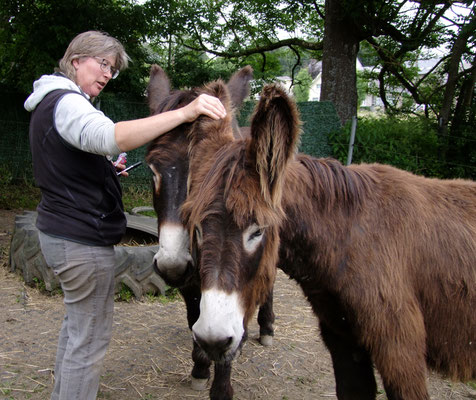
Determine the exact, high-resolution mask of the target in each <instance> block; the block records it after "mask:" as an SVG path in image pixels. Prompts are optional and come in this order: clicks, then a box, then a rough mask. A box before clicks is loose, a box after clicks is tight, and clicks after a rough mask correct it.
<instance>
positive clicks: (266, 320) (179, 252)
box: [146, 65, 275, 399]
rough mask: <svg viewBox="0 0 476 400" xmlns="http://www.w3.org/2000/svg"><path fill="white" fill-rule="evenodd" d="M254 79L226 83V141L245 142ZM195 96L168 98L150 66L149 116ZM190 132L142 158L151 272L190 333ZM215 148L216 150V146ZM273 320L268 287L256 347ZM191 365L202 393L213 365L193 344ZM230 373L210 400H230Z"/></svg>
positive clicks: (194, 307)
mask: <svg viewBox="0 0 476 400" xmlns="http://www.w3.org/2000/svg"><path fill="white" fill-rule="evenodd" d="M252 73H253V71H252V69H251V67H249V66H248V67H244V68H242V69H241V70H239V71H238V72H236V73H235V74H234V75H233V76H232V77H231V78H230V80H229V81H228V84H227V89H228V91H229V92H230V93H231V102H232V104H231V107H232V109H230V110H228V111H229V112H228V113H229V118H230V121H231V124H232V125H233V130H232V131H230V132H229V135H228V136H227V140H235V139H242V138H243V137H246V136H247V133H246V131H244V130H240V128H239V127H238V123H237V121H236V118H234V117H233V110H234V109H236V108H238V107H239V106H240V105H241V103H242V101H243V100H244V99H245V98H246V97H247V96H248V94H249V81H250V80H251V79H252ZM199 92H200V90H199V89H196V90H188V91H174V92H171V90H170V82H169V79H168V77H167V76H166V74H165V72H164V71H163V70H162V69H161V68H160V67H159V66H158V65H153V66H152V68H151V72H150V81H149V85H148V103H149V108H150V111H151V113H152V114H156V113H160V112H164V111H167V110H170V109H175V108H179V107H182V106H184V105H186V104H188V103H189V102H191V101H192V100H194V99H195V98H196V97H197V96H198V95H199V94H200V93H199ZM191 126H192V125H191V124H184V125H181V126H179V127H177V128H176V129H175V130H174V131H172V132H170V133H168V134H167V135H163V136H161V137H159V138H158V139H156V140H155V141H153V142H152V143H151V144H150V145H149V147H148V150H147V155H146V161H147V163H148V165H149V167H150V168H151V170H152V171H153V173H154V175H153V180H154V185H153V204H154V209H155V211H156V214H157V220H158V232H159V250H158V252H157V254H156V255H155V256H154V268H155V270H156V272H157V273H158V274H159V275H160V276H161V277H162V278H163V279H164V280H165V281H166V282H167V284H169V285H170V286H173V287H177V288H178V289H179V291H180V293H181V295H182V297H183V299H184V301H185V304H186V309H187V320H188V325H189V328H190V329H191V328H192V326H193V324H194V323H195V322H196V321H197V319H198V316H199V313H200V308H199V305H200V297H201V292H200V281H199V279H200V278H199V275H198V270H197V265H196V263H195V260H194V257H193V256H192V254H191V253H190V251H189V236H188V232H187V230H186V229H185V227H184V225H183V224H182V221H181V217H180V207H181V205H182V203H183V202H184V201H185V198H186V194H187V179H188V172H189V167H188V145H189V139H188V133H189V130H190V127H191ZM248 131H249V129H248ZM214 146H217V148H218V147H219V143H218V144H214ZM274 318H275V317H274V313H273V295H272V287H270V288H269V291H268V296H267V299H266V301H265V302H264V304H263V306H262V307H261V308H260V311H259V313H258V323H259V325H260V342H261V344H263V345H265V346H270V345H271V344H272V337H273V335H274V329H273V322H274ZM192 359H193V361H194V366H193V369H192V374H191V375H192V388H193V389H196V390H204V389H205V388H206V384H207V381H208V379H209V377H210V365H211V361H210V359H209V358H208V356H207V354H206V353H205V352H204V351H203V350H202V349H201V348H200V347H199V346H197V345H196V343H194V345H193V351H192ZM230 373H231V360H229V361H228V362H226V363H218V364H216V365H215V377H214V381H213V384H212V387H211V391H210V396H211V398H212V399H226V398H231V394H230V393H232V388H231V382H230ZM227 396H230V397H227Z"/></svg>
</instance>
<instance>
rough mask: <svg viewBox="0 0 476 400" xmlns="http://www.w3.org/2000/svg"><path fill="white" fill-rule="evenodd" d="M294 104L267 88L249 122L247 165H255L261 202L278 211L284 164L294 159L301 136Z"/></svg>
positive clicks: (283, 94)
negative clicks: (252, 163)
mask: <svg viewBox="0 0 476 400" xmlns="http://www.w3.org/2000/svg"><path fill="white" fill-rule="evenodd" d="M300 124H301V123H300V120H299V113H298V111H297V107H296V103H295V102H294V101H292V100H291V99H290V98H289V97H288V95H287V94H286V92H285V91H284V89H282V88H281V87H280V86H277V85H267V86H265V87H264V88H263V91H262V92H261V98H260V101H259V102H258V105H257V106H256V109H255V112H254V114H253V117H252V120H251V141H250V142H249V146H248V157H249V160H250V162H254V163H255V164H256V171H257V172H258V174H259V177H260V186H261V193H262V194H263V197H264V200H265V201H266V202H267V203H268V204H270V205H271V206H273V208H279V207H280V203H281V192H282V188H281V184H282V182H283V179H284V171H285V168H286V166H287V163H288V162H289V161H290V160H291V159H292V158H293V157H294V154H295V152H296V149H297V144H298V140H299V133H300Z"/></svg>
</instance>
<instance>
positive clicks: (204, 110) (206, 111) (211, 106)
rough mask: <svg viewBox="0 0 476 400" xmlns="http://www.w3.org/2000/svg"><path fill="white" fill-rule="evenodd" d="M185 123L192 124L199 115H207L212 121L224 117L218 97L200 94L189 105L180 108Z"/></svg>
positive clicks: (224, 111)
mask: <svg viewBox="0 0 476 400" xmlns="http://www.w3.org/2000/svg"><path fill="white" fill-rule="evenodd" d="M182 111H183V113H184V119H185V122H192V121H194V120H195V119H196V118H198V116H199V115H202V114H203V115H207V116H208V117H210V118H213V119H221V118H225V117H226V110H225V107H224V106H223V104H222V102H221V101H220V99H219V98H218V97H215V96H210V95H208V94H201V95H200V96H198V97H197V98H196V99H195V100H194V101H192V102H191V103H190V104H188V105H186V106H185V107H183V108H182Z"/></svg>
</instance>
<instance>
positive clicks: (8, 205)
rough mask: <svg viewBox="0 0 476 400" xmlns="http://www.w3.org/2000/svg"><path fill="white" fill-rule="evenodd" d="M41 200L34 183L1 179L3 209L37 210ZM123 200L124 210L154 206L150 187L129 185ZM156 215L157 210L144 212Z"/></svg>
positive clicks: (1, 203)
mask: <svg viewBox="0 0 476 400" xmlns="http://www.w3.org/2000/svg"><path fill="white" fill-rule="evenodd" d="M40 200H41V191H40V189H39V188H38V187H36V186H35V185H34V184H33V183H31V182H27V181H20V182H12V181H7V182H3V181H1V180H0V209H2V210H19V209H22V210H35V209H36V207H37V206H38V203H39V202H40ZM122 201H123V203H124V210H125V211H127V212H131V211H132V209H133V208H134V207H140V206H148V207H151V206H152V192H151V190H150V189H148V188H144V187H133V186H128V187H126V188H125V189H124V190H123V194H122ZM143 214H144V215H148V216H151V217H155V216H156V215H155V212H153V211H146V212H144V213H143Z"/></svg>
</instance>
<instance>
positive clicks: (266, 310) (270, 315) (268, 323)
mask: <svg viewBox="0 0 476 400" xmlns="http://www.w3.org/2000/svg"><path fill="white" fill-rule="evenodd" d="M273 323H274V311H273V288H271V290H270V292H269V294H268V297H267V298H266V302H265V303H264V304H263V305H261V307H260V308H259V311H258V324H259V341H260V343H261V344H262V345H263V346H271V345H272V344H273V336H274V328H273Z"/></svg>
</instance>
